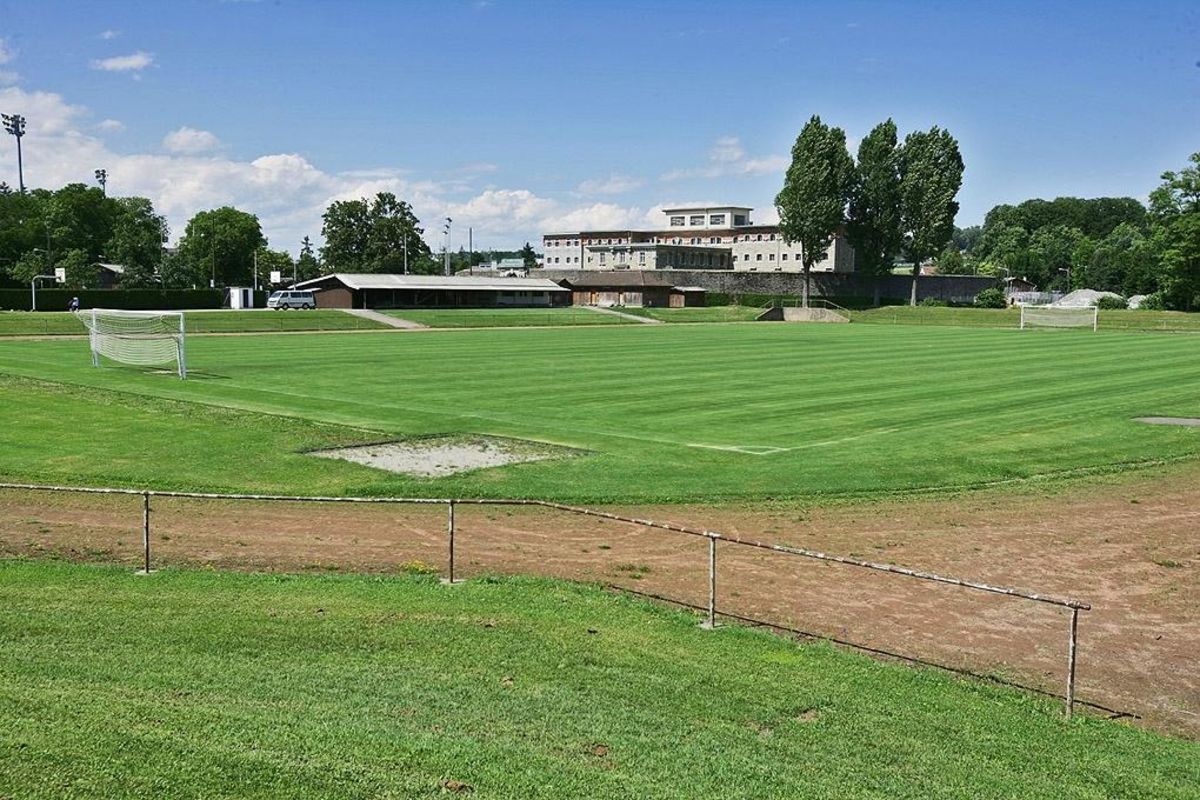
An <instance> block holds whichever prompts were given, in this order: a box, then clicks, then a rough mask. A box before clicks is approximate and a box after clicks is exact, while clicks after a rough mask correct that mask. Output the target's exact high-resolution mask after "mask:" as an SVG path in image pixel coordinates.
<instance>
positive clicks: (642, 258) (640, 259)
mask: <svg viewBox="0 0 1200 800" xmlns="http://www.w3.org/2000/svg"><path fill="white" fill-rule="evenodd" d="M645 263H646V254H645V253H644V252H643V253H638V264H645Z"/></svg>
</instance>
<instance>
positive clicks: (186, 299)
mask: <svg viewBox="0 0 1200 800" xmlns="http://www.w3.org/2000/svg"><path fill="white" fill-rule="evenodd" d="M72 297H78V298H79V304H80V306H82V307H83V308H126V309H134V310H159V309H161V310H169V309H188V308H220V307H221V306H222V304H223V303H224V301H225V291H224V290H223V289H77V290H76V289H49V288H47V289H38V293H37V304H38V311H66V310H67V303H69V302H71V298H72ZM266 297H267V295H266V292H258V293H257V294H256V296H255V301H254V304H255V306H256V307H257V308H262V307H263V305H264V304H265V302H266ZM29 305H30V297H29V289H0V309H9V310H12V311H29V310H30V307H29Z"/></svg>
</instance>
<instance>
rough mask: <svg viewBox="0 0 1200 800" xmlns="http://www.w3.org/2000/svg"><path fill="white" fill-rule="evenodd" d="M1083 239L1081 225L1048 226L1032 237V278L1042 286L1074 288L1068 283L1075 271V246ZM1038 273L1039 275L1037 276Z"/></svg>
mask: <svg viewBox="0 0 1200 800" xmlns="http://www.w3.org/2000/svg"><path fill="white" fill-rule="evenodd" d="M1082 240H1083V234H1082V233H1081V232H1080V231H1079V229H1078V228H1069V227H1067V226H1066V225H1047V226H1044V227H1041V228H1039V229H1038V230H1037V232H1036V233H1034V234H1033V235H1032V236H1031V237H1029V263H1030V267H1031V274H1030V275H1029V278H1030V280H1032V281H1034V283H1037V284H1038V285H1039V286H1045V287H1047V288H1051V287H1055V286H1058V287H1065V288H1066V291H1068V292H1069V291H1071V289H1072V288H1073V287H1072V286H1070V285H1069V284H1068V282H1067V276H1068V275H1071V274H1072V267H1073V266H1074V255H1075V248H1076V247H1077V246H1078V245H1079V243H1080V242H1081V241H1082ZM1035 276H1036V277H1035Z"/></svg>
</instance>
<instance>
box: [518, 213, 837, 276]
mask: <svg viewBox="0 0 1200 800" xmlns="http://www.w3.org/2000/svg"><path fill="white" fill-rule="evenodd" d="M752 211H753V209H752V208H749V207H747V206H721V205H709V206H694V207H693V206H689V207H684V208H666V209H663V212H662V213H663V219H662V223H663V224H662V226H661V227H658V228H653V229H649V230H615V231H611V230H610V231H577V232H566V233H548V234H546V235H544V236H543V237H542V245H543V251H544V259H543V264H542V265H543V267H544V268H546V269H571V270H580V269H597V270H614V269H616V270H621V269H635V270H655V269H688V270H696V269H706V270H709V269H711V270H736V271H743V272H801V271H803V269H804V262H803V258H802V251H801V249H800V245H799V244H798V243H789V242H787V241H785V240H784V238H783V235H782V234H781V232H780V230H779V226H778V225H756V224H754V222H753V220H752V219H751V218H750V214H751V212H752ZM853 270H854V251H853V250H852V249H851V247H850V245H849V244H848V243H847V242H846V240H845V237H844V236H843V235H842V232H841V231H835V232H834V237H833V241H832V242H831V243H830V245H829V249H828V250H827V251H826V253H825V257H824V258H822V259H821V260H819V261H818V262H817V263H816V264H815V265H814V266H813V271H814V272H852V271H853Z"/></svg>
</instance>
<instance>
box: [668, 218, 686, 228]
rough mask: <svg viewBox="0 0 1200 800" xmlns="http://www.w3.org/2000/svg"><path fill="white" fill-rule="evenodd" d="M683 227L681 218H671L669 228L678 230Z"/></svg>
mask: <svg viewBox="0 0 1200 800" xmlns="http://www.w3.org/2000/svg"><path fill="white" fill-rule="evenodd" d="M681 225H683V217H671V227H672V228H678V227H680V226H681Z"/></svg>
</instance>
